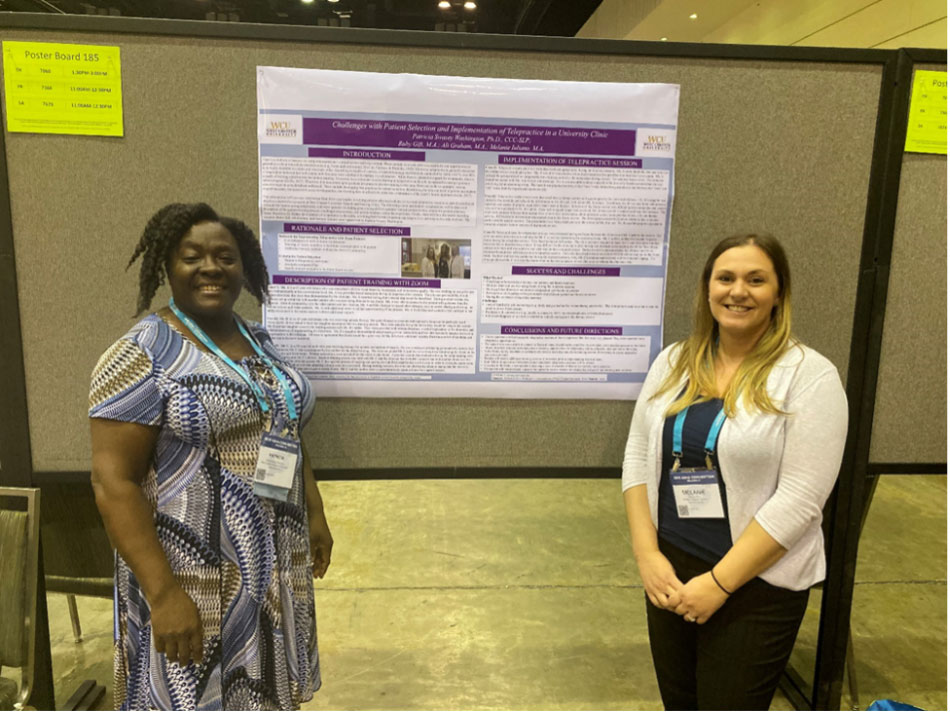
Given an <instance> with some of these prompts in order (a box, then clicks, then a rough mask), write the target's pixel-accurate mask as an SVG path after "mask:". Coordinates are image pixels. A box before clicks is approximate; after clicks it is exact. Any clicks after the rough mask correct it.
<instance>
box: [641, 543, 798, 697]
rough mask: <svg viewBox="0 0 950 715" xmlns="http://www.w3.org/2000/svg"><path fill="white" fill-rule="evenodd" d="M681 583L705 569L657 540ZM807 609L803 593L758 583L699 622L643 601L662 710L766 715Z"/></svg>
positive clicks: (746, 588)
mask: <svg viewBox="0 0 950 715" xmlns="http://www.w3.org/2000/svg"><path fill="white" fill-rule="evenodd" d="M660 551H661V552H662V553H663V554H664V555H665V556H666V558H668V559H669V560H670V563H672V564H673V568H674V569H675V570H676V575H677V577H678V578H679V579H680V581H682V582H683V583H686V582H687V581H688V580H689V579H691V578H693V577H694V576H697V575H699V574H701V573H704V572H706V571H708V570H709V567H710V564H708V563H706V562H704V561H702V560H701V559H698V558H696V557H695V556H692V555H690V554H687V553H686V552H684V551H682V550H681V549H678V548H677V547H675V546H673V545H671V544H669V543H667V542H665V541H663V540H662V539H661V540H660ZM807 606H808V590H807V589H806V590H804V591H789V590H787V589H784V588H778V587H777V586H772V585H771V584H768V583H766V582H765V581H763V580H762V579H759V578H755V579H752V580H751V581H749V583H747V584H746V585H744V586H743V587H742V588H740V589H738V590H737V591H736V592H735V593H734V594H732V595H731V596H730V597H729V598H728V599H726V602H725V603H724V604H723V606H722V607H721V608H720V609H719V610H718V611H716V613H714V614H713V616H712V617H711V618H710V619H709V620H708V621H707V622H706V623H704V624H703V625H698V624H696V623H687V622H686V621H684V620H683V617H682V616H678V615H676V614H675V613H673V612H672V611H667V610H664V609H662V608H657V607H656V606H654V605H653V604H652V603H650V600H649V598H648V599H647V626H648V628H649V633H650V650H651V651H652V653H653V667H654V668H655V670H656V679H657V682H658V683H659V686H660V696H661V697H662V698H663V706H664V707H665V708H666V709H667V710H768V709H769V704H770V703H771V702H772V696H773V695H774V694H775V688H776V687H777V686H778V681H779V678H780V677H781V675H782V671H783V670H785V664H786V663H787V662H788V657H789V655H791V653H792V647H793V646H794V645H795V637H796V636H797V635H798V627H799V626H800V625H801V622H802V618H803V617H804V615H805V608H806V607H807Z"/></svg>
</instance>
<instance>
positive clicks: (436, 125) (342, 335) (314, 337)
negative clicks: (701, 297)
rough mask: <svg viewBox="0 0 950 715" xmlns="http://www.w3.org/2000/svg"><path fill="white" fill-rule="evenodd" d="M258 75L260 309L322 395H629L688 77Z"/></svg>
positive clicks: (654, 320)
mask: <svg viewBox="0 0 950 715" xmlns="http://www.w3.org/2000/svg"><path fill="white" fill-rule="evenodd" d="M257 72H258V77H257V97H258V137H259V142H258V146H259V174H260V217H261V242H262V249H263V253H264V257H265V260H266V262H267V268H268V271H269V272H270V275H271V285H270V302H269V304H267V305H266V306H265V308H264V323H265V326H266V327H267V329H268V330H269V331H270V334H271V336H272V337H273V338H274V341H275V343H276V345H277V347H278V349H279V350H280V351H281V352H282V353H283V354H284V355H285V356H286V357H287V358H288V359H290V360H291V361H292V362H294V363H295V364H296V365H297V366H298V367H300V368H302V369H303V370H304V371H305V372H306V373H307V375H308V376H309V377H310V378H311V380H312V381H313V384H314V387H315V391H316V393H317V394H318V395H322V396H340V397H416V398H437V397H494V398H498V397H501V398H550V399H557V398H567V399H575V398H584V399H623V400H629V399H635V398H636V397H637V395H638V394H639V391H640V387H641V385H642V383H643V380H644V378H645V377H646V372H647V369H648V367H649V365H650V363H651V362H652V360H653V358H655V357H656V355H657V353H658V352H659V351H660V348H661V346H662V334H663V324H662V319H663V305H664V294H665V283H666V267H667V255H668V246H669V227H670V214H671V210H672V204H673V193H674V192H673V187H674V156H675V150H676V126H677V113H678V107H679V87H678V85H670V84H621V83H605V82H604V83H601V82H559V81H542V80H511V79H490V78H476V77H442V76H428V75H410V74H383V73H369V72H343V71H329V70H308V69H294V68H281V67H258V70H257Z"/></svg>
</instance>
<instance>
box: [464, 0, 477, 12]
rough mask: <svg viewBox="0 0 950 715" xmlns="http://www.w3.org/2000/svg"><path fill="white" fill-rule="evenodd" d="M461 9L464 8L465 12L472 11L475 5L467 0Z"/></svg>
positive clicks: (470, 0)
mask: <svg viewBox="0 0 950 715" xmlns="http://www.w3.org/2000/svg"><path fill="white" fill-rule="evenodd" d="M462 7H464V8H465V9H466V10H474V9H475V8H476V5H475V3H473V2H472V0H468V2H466V3H465V4H464V5H463V6H462Z"/></svg>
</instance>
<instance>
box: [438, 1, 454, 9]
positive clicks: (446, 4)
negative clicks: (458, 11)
mask: <svg viewBox="0 0 950 715" xmlns="http://www.w3.org/2000/svg"><path fill="white" fill-rule="evenodd" d="M439 7H440V8H442V9H443V10H448V9H449V8H450V7H452V3H450V2H449V0H440V2H439Z"/></svg>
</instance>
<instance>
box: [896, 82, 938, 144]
mask: <svg viewBox="0 0 950 715" xmlns="http://www.w3.org/2000/svg"><path fill="white" fill-rule="evenodd" d="M904 151H912V152H917V153H922V154H946V153H947V73H946V72H931V71H928V70H917V71H916V72H914V86H913V89H912V90H911V96H910V112H909V115H908V117H907V139H906V141H905V143H904Z"/></svg>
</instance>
